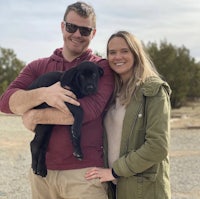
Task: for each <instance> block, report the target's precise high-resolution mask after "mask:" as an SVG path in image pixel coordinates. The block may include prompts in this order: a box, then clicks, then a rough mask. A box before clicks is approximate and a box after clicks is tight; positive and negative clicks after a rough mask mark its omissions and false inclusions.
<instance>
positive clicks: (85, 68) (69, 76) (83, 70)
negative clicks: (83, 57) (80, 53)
mask: <svg viewBox="0 0 200 199" xmlns="http://www.w3.org/2000/svg"><path fill="white" fill-rule="evenodd" d="M103 74H104V71H103V69H102V68H101V67H100V66H99V65H97V64H95V63H93V62H90V61H84V62H82V63H81V64H78V65H77V66H76V67H74V68H71V69H70V70H68V71H66V72H64V74H63V75H62V78H61V85H62V87H65V86H69V87H70V88H71V90H72V91H73V92H74V94H75V95H76V96H77V97H78V98H80V97H83V96H86V95H91V94H94V93H96V91H97V88H98V81H99V78H100V77H102V76H103Z"/></svg>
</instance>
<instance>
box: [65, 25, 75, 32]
mask: <svg viewBox="0 0 200 199" xmlns="http://www.w3.org/2000/svg"><path fill="white" fill-rule="evenodd" d="M65 25H66V31H67V32H69V33H75V32H76V31H77V29H78V26H76V25H74V24H71V23H65Z"/></svg>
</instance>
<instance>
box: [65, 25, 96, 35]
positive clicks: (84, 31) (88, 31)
mask: <svg viewBox="0 0 200 199" xmlns="http://www.w3.org/2000/svg"><path fill="white" fill-rule="evenodd" d="M65 27H66V31H67V32H69V33H75V32H76V31H77V29H79V31H80V34H81V36H89V35H90V34H91V32H92V28H88V27H80V26H77V25H75V24H72V23H67V22H65Z"/></svg>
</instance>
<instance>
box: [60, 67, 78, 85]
mask: <svg viewBox="0 0 200 199" xmlns="http://www.w3.org/2000/svg"><path fill="white" fill-rule="evenodd" d="M76 73H77V69H76V68H71V69H69V70H67V71H65V72H63V74H62V76H61V78H60V83H61V86H62V87H65V86H69V84H71V82H73V80H74V78H75V76H76Z"/></svg>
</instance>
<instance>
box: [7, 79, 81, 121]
mask: <svg viewBox="0 0 200 199" xmlns="http://www.w3.org/2000/svg"><path fill="white" fill-rule="evenodd" d="M44 102H45V103H47V104H48V105H49V106H51V107H54V108H57V109H58V110H60V111H61V112H63V113H65V114H69V109H68V108H67V107H66V105H65V103H64V102H69V103H71V104H74V105H79V102H78V101H77V100H76V96H75V95H74V94H73V93H72V92H71V91H70V90H67V89H64V88H62V87H61V86H60V82H58V83H55V84H53V85H52V86H49V87H42V88H37V89H34V90H28V91H27V90H18V91H16V92H15V93H13V94H12V95H11V97H10V99H9V107H10V110H11V111H12V112H13V113H15V114H18V115H22V114H24V113H25V112H27V111H28V110H30V109H32V108H34V107H36V106H38V105H40V104H42V103H44ZM55 124H56V123H55Z"/></svg>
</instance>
